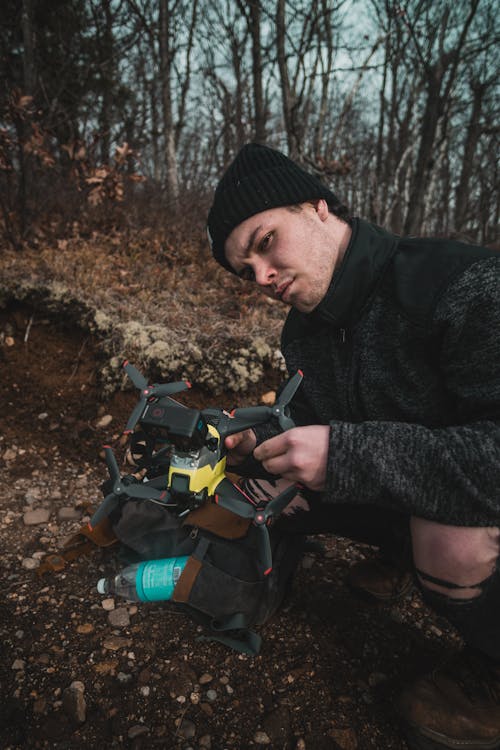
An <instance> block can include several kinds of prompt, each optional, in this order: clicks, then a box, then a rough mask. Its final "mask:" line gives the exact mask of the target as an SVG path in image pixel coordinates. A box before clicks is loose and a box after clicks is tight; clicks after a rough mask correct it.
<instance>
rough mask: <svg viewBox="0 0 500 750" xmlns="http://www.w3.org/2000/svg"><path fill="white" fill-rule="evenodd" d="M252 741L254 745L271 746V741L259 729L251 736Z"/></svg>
mask: <svg viewBox="0 0 500 750" xmlns="http://www.w3.org/2000/svg"><path fill="white" fill-rule="evenodd" d="M253 741H254V742H255V744H256V745H270V744H271V739H270V737H269V735H268V734H266V733H265V732H262V731H261V730H260V729H259V730H258V731H257V732H255V734H254V736H253Z"/></svg>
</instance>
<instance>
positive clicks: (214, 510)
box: [183, 503, 251, 539]
mask: <svg viewBox="0 0 500 750" xmlns="http://www.w3.org/2000/svg"><path fill="white" fill-rule="evenodd" d="M250 524H251V520H250V519H249V518H242V517H241V516H238V515H236V513H233V512H232V511H230V510H227V509H226V508H223V507H222V506H220V505H217V504H216V503H204V504H203V505H201V506H200V507H199V508H196V510H192V511H191V513H189V514H188V515H187V516H186V518H185V519H184V523H183V525H186V526H198V528H200V529H204V530H205V531H209V532H211V533H212V534H215V535H216V536H220V537H222V538H223V539H243V537H244V536H246V534H247V531H248V527H249V526H250Z"/></svg>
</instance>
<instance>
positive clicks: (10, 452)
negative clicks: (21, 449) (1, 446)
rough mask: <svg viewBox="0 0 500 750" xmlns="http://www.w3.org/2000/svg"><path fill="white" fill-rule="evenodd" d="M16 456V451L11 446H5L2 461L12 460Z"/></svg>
mask: <svg viewBox="0 0 500 750" xmlns="http://www.w3.org/2000/svg"><path fill="white" fill-rule="evenodd" d="M16 456H17V451H15V450H13V449H12V448H7V450H6V451H5V452H4V454H3V456H2V458H3V460H4V461H13V460H14V459H15V457H16Z"/></svg>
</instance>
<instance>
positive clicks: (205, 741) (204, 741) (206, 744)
mask: <svg viewBox="0 0 500 750" xmlns="http://www.w3.org/2000/svg"><path fill="white" fill-rule="evenodd" d="M198 744H199V746H200V747H202V748H204V750H210V748H211V747H212V738H211V737H210V735H209V734H204V735H203V737H200V739H199V740H198Z"/></svg>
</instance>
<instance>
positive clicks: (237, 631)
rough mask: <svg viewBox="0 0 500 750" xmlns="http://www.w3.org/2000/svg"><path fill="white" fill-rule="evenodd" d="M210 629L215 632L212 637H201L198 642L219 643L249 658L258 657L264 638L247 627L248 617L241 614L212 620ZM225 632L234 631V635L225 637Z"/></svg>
mask: <svg viewBox="0 0 500 750" xmlns="http://www.w3.org/2000/svg"><path fill="white" fill-rule="evenodd" d="M210 628H211V629H212V631H213V632H212V633H210V635H200V636H198V637H197V639H196V640H197V641H217V642H218V643H222V644H223V645H224V646H229V648H232V649H234V650H235V651H239V652H240V653H241V654H247V655H248V656H257V654H258V653H259V651H260V647H261V645H262V638H261V637H260V635H259V634H258V633H256V632H255V631H253V630H250V629H249V628H247V627H246V617H245V615H243V614H242V613H241V612H236V614H234V615H230V616H228V617H225V618H223V619H218V620H212V622H211V623H210ZM225 631H233V633H232V634H231V635H223V633H224V632H225Z"/></svg>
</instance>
